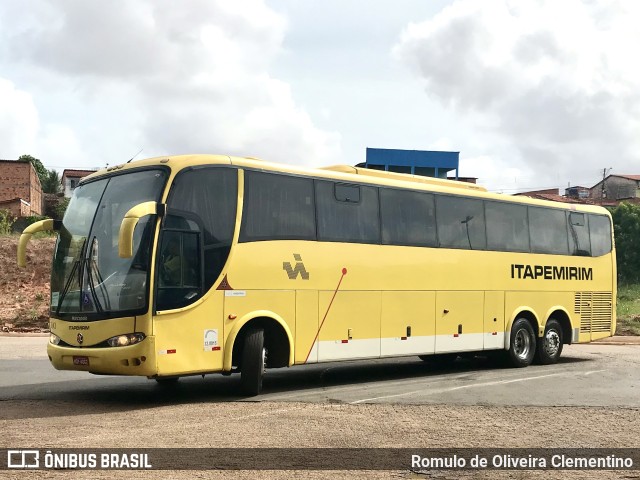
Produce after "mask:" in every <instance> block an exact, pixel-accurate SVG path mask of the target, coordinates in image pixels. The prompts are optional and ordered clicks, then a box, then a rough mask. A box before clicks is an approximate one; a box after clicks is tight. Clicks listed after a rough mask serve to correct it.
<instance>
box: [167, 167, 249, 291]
mask: <svg viewBox="0 0 640 480" xmlns="http://www.w3.org/2000/svg"><path fill="white" fill-rule="evenodd" d="M237 199H238V172H237V170H234V169H230V168H196V169H193V170H187V171H186V172H184V173H181V174H179V175H178V176H177V177H176V179H175V180H174V182H173V187H172V190H171V194H170V197H169V209H170V210H171V209H176V210H182V211H185V212H190V213H193V214H195V215H196V216H197V217H198V218H199V220H200V221H201V222H202V228H203V236H204V275H205V288H207V289H208V288H209V287H211V285H212V284H213V282H215V280H216V279H217V278H218V276H219V275H220V272H221V271H222V268H223V267H224V264H225V262H226V261H227V257H228V256H229V251H230V248H231V241H232V240H233V230H234V227H235V223H236V204H237Z"/></svg>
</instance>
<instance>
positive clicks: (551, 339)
mask: <svg viewBox="0 0 640 480" xmlns="http://www.w3.org/2000/svg"><path fill="white" fill-rule="evenodd" d="M559 349H560V335H558V332H556V331H555V330H549V331H548V332H547V333H545V335H544V351H545V353H546V354H547V355H548V356H549V357H555V356H556V355H557V353H558V350H559Z"/></svg>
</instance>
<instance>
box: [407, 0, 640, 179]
mask: <svg viewBox="0 0 640 480" xmlns="http://www.w3.org/2000/svg"><path fill="white" fill-rule="evenodd" d="M639 23H640V5H639V4H637V2H631V1H625V0H620V1H615V0H610V1H606V2H590V1H586V0H585V1H579V0H564V1H562V2H557V1H552V0H523V1H521V0H518V1H515V0H487V1H483V2H477V1H474V0H458V1H456V2H454V3H453V4H452V5H450V6H449V7H447V8H445V9H443V10H442V11H441V12H440V13H439V14H437V15H436V16H434V17H433V18H431V19H429V20H427V21H425V22H422V23H412V24H410V25H408V26H407V28H406V29H405V31H404V32H403V34H402V37H401V39H400V41H399V43H398V44H397V45H396V47H395V50H394V52H395V55H396V56H397V57H398V58H400V59H402V60H403V61H404V62H406V63H407V64H409V65H411V66H412V67H413V68H414V69H415V70H416V72H417V73H418V74H419V75H420V76H421V77H422V78H423V79H424V80H425V82H426V90H427V92H428V94H429V95H430V96H431V97H433V98H436V99H438V100H439V101H440V102H441V103H442V104H444V105H447V106H448V107H449V108H451V109H453V110H455V111H456V112H458V113H459V114H461V115H466V116H470V117H471V118H473V121H474V125H475V128H476V129H477V132H478V135H479V136H481V135H491V136H494V137H495V138H497V140H498V141H497V143H495V144H494V147H493V148H494V149H495V150H493V151H491V150H485V151H484V152H482V154H484V155H490V156H493V155H497V156H502V157H503V158H506V157H505V153H506V152H509V151H510V152H512V155H511V158H510V159H509V165H510V167H511V168H515V169H516V170H518V171H519V172H520V173H521V174H524V175H529V173H528V172H527V170H530V171H532V172H534V174H535V175H536V176H537V177H538V180H537V181H535V180H534V181H533V182H530V183H534V184H535V183H537V184H538V185H540V186H544V185H545V184H552V185H553V184H555V183H558V182H557V180H559V184H560V185H566V181H568V180H571V179H576V181H581V180H582V179H584V178H585V177H586V178H591V177H593V176H595V177H596V178H597V171H598V169H600V168H602V167H605V166H611V165H613V166H614V168H615V170H616V171H617V172H618V173H640V161H639V156H638V154H637V151H638V150H639V148H640V136H638V134H637V132H638V131H639V127H640V117H639V116H638V113H639V110H640V95H639V94H638V91H637V85H638V84H639V83H640V63H638V62H637V61H635V55H634V54H635V51H634V49H636V48H637V45H639V44H640V30H639V29H638V28H637V25H638V24H639ZM500 143H502V144H503V147H504V148H503V147H500V146H499V145H500ZM478 156H480V155H478ZM587 172H588V175H587ZM484 175H485V174H484V172H483V173H482V176H483V177H484Z"/></svg>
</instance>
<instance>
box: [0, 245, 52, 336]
mask: <svg viewBox="0 0 640 480" xmlns="http://www.w3.org/2000/svg"><path fill="white" fill-rule="evenodd" d="M19 238H20V236H19V235H8V236H0V328H1V329H2V331H5V332H9V331H13V332H16V331H18V332H42V331H47V330H48V327H49V286H50V279H51V257H52V255H53V247H54V245H55V241H56V240H55V238H54V237H45V238H32V239H31V241H30V242H29V244H28V246H27V266H26V268H20V267H18V264H17V262H16V258H17V252H18V239H19Z"/></svg>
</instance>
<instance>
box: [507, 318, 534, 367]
mask: <svg viewBox="0 0 640 480" xmlns="http://www.w3.org/2000/svg"><path fill="white" fill-rule="evenodd" d="M535 353H536V334H535V332H534V331H533V327H532V326H531V324H530V323H529V321H528V320H527V319H526V318H518V319H516V321H515V322H513V326H512V327H511V342H510V344H509V352H508V358H509V362H510V363H511V365H512V366H514V367H526V366H528V365H531V362H532V361H533V357H534V355H535Z"/></svg>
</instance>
